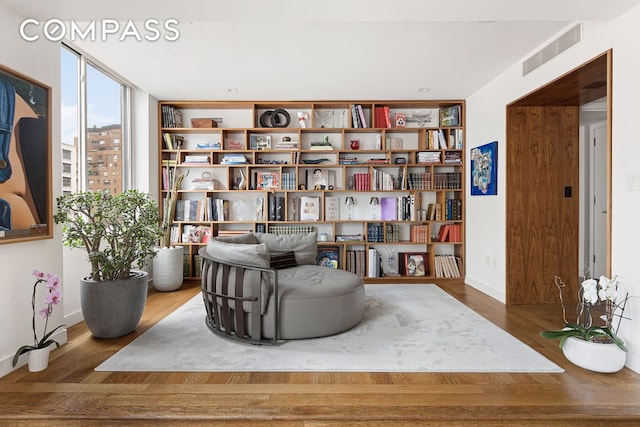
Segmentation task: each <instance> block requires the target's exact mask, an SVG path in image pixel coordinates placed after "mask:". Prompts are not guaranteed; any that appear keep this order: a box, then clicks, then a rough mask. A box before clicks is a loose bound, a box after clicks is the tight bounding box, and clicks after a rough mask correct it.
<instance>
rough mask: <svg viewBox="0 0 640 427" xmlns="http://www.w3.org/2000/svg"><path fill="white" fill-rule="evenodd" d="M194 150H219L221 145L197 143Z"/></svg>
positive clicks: (217, 143)
mask: <svg viewBox="0 0 640 427" xmlns="http://www.w3.org/2000/svg"><path fill="white" fill-rule="evenodd" d="M196 148H197V149H198V150H221V149H222V145H221V144H220V143H219V142H197V143H196Z"/></svg>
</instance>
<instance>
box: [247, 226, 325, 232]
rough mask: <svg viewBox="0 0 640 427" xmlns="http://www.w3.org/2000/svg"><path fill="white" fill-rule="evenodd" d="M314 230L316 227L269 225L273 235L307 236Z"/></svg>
mask: <svg viewBox="0 0 640 427" xmlns="http://www.w3.org/2000/svg"><path fill="white" fill-rule="evenodd" d="M314 230H315V227H313V226H312V225H300V224H296V225H269V233H271V234H306V233H312V232H313V231H314ZM256 231H257V230H256ZM262 232H264V231H262Z"/></svg>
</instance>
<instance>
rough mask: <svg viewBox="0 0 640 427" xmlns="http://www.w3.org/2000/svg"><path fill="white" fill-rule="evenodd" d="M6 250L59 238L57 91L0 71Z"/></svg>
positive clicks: (0, 223) (1, 222)
mask: <svg viewBox="0 0 640 427" xmlns="http://www.w3.org/2000/svg"><path fill="white" fill-rule="evenodd" d="M0 105H2V107H3V108H0V111H1V112H2V114H1V117H0V123H1V124H4V125H6V126H5V128H6V129H8V130H5V131H0V244H3V243H15V242H21V241H29V240H39V239H50V238H52V237H53V227H52V223H53V207H52V206H53V200H52V199H53V197H52V187H51V87H49V86H47V85H44V84H42V83H40V82H38V81H36V80H34V79H32V78H30V77H28V76H25V75H24V74H21V73H18V72H16V71H14V70H11V69H9V68H7V67H4V66H2V65H0Z"/></svg>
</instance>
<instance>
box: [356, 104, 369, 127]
mask: <svg viewBox="0 0 640 427" xmlns="http://www.w3.org/2000/svg"><path fill="white" fill-rule="evenodd" d="M356 110H357V112H358V119H359V121H360V127H361V128H366V127H367V119H366V118H365V116H364V109H363V108H362V104H357V105H356Z"/></svg>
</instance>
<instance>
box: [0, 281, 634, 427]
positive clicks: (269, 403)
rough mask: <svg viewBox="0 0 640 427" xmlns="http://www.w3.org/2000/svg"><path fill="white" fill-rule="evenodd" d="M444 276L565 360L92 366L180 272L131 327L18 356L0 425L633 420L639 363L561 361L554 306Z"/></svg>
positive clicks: (83, 332)
mask: <svg viewBox="0 0 640 427" xmlns="http://www.w3.org/2000/svg"><path fill="white" fill-rule="evenodd" d="M442 287H443V289H445V290H446V291H447V292H449V293H450V294H451V295H453V296H454V297H455V298H457V299H459V300H460V301H462V302H463V303H465V304H466V305H467V306H469V307H471V308H472V309H474V310H476V311H477V312H478V313H479V314H481V315H483V316H485V317H486V318H488V319H489V320H491V321H492V322H494V323H495V324H497V325H498V326H500V327H502V328H503V329H505V330H506V331H508V332H509V333H511V334H512V335H514V336H516V337H517V338H519V339H520V340H522V341H523V342H525V343H526V344H528V345H529V346H531V347H533V348H534V349H536V350H537V351H539V352H540V353H542V354H544V355H545V356H546V357H548V358H549V359H551V360H553V361H554V362H556V363H557V364H559V365H560V366H562V367H563V368H564V369H565V370H566V372H565V373H562V374H502V373H500V374H467V373H451V374H449V373H433V374H415V373H381V372H370V373H300V372H274V373H239V372H228V373H197V372H191V373H185V372H176V373H156V372H133V373H127V372H114V373H111V372H94V368H95V367H96V366H97V365H98V364H100V363H101V362H103V361H104V360H105V359H107V358H108V357H109V356H111V355H112V354H114V353H115V352H116V351H117V350H119V349H120V348H122V347H123V346H125V345H126V344H128V343H129V342H131V341H132V340H133V339H135V338H136V337H137V336H139V335H141V334H142V333H143V332H145V331H146V330H147V329H148V328H149V327H151V326H152V325H154V324H155V323H156V322H158V321H159V320H160V319H162V318H163V317H165V316H166V315H168V314H169V313H171V312H172V311H174V310H175V309H176V308H178V307H179V306H180V305H182V304H183V303H184V302H186V301H187V300H188V299H189V298H190V297H191V296H193V295H194V294H196V293H197V292H199V288H198V284H197V283H190V284H186V285H185V286H183V288H182V289H180V290H179V291H176V292H170V293H158V292H155V291H153V290H151V291H150V293H149V299H148V303H147V307H146V309H145V314H144V316H143V319H142V321H141V324H140V326H139V327H138V328H137V330H136V331H135V332H134V333H133V334H131V335H129V336H126V337H122V338H117V339H112V340H97V339H95V338H92V337H91V334H90V333H89V332H88V331H87V329H86V327H85V326H84V324H79V325H75V326H73V327H71V328H70V329H69V342H68V343H67V344H66V345H64V346H63V347H61V348H60V349H58V350H56V351H54V352H53V353H52V355H51V361H50V364H49V368H48V369H47V370H45V371H43V372H37V373H29V372H28V371H27V368H26V366H25V367H22V368H20V369H18V370H16V371H14V372H12V373H10V374H8V375H6V376H5V377H3V378H0V426H5V425H8V426H94V425H100V426H103V425H118V426H147V425H152V426H155V425H165V424H166V425H172V426H194V425H207V426H217V425H224V426H274V425H278V426H295V427H299V426H314V427H315V426H364V425H366V426H392V425H393V426H398V425H411V426H523V425H526V426H591V425H594V426H638V425H640V375H638V374H636V373H634V372H633V371H630V370H628V369H624V370H623V371H621V372H619V373H617V374H597V373H592V372H588V371H584V370H582V369H580V368H577V367H575V366H572V365H571V364H570V363H568V362H566V360H565V359H564V357H563V356H562V353H561V351H560V349H558V347H557V342H554V341H547V340H545V339H543V338H541V337H540V335H539V332H540V331H541V330H544V329H550V328H556V327H558V326H559V325H560V324H561V322H562V320H561V313H560V309H559V307H553V306H504V305H502V304H500V303H498V302H496V301H494V300H493V299H491V298H489V297H487V296H485V295H483V294H482V293H480V292H478V291H476V290H474V289H472V288H470V287H468V286H465V285H463V284H445V285H442ZM188 332H189V331H188V330H185V333H188ZM211 357H215V352H214V353H212V354H211Z"/></svg>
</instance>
